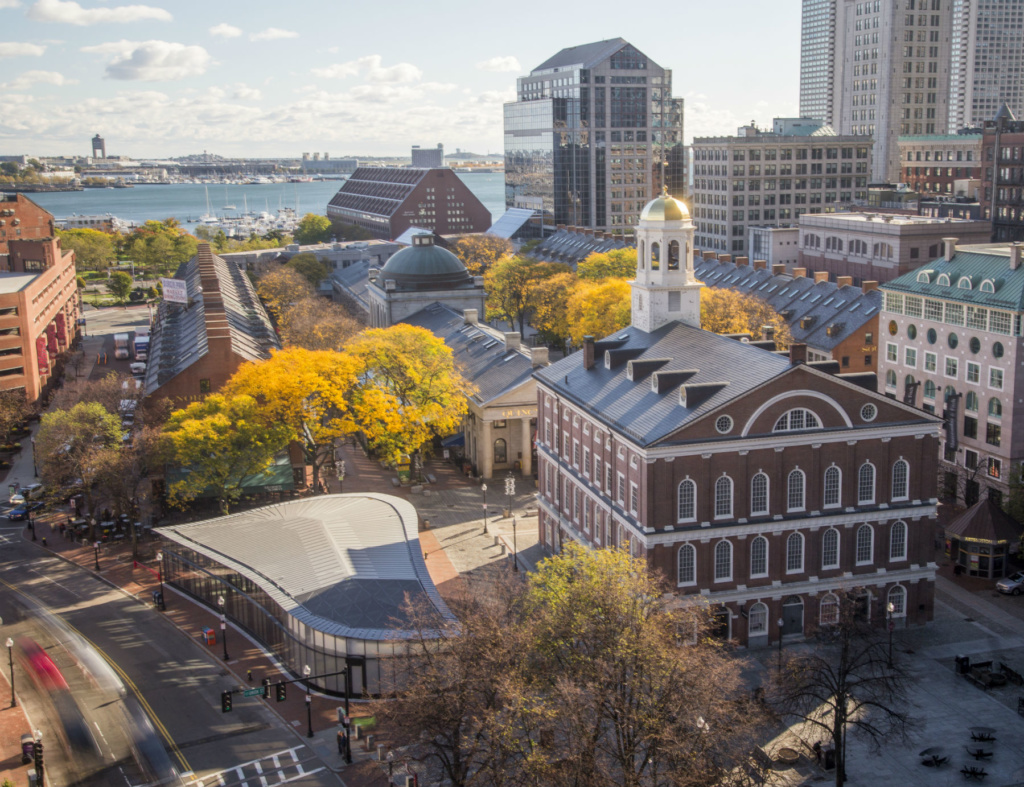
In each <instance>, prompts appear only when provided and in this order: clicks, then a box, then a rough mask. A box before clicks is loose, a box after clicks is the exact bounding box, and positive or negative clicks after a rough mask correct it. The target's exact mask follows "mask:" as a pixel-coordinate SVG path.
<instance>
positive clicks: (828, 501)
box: [825, 465, 843, 508]
mask: <svg viewBox="0 0 1024 787" xmlns="http://www.w3.org/2000/svg"><path fill="white" fill-rule="evenodd" d="M842 480H843V474H842V471H841V470H840V469H839V468H838V467H836V466H835V465H832V467H830V468H828V469H827V470H826V471H825V508H835V507H836V506H838V505H840V503H841V501H840V492H841V489H842Z"/></svg>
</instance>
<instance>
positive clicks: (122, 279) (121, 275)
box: [107, 271, 132, 303]
mask: <svg viewBox="0 0 1024 787" xmlns="http://www.w3.org/2000/svg"><path fill="white" fill-rule="evenodd" d="M107 289H108V290H109V291H110V294H111V295H113V296H114V298H116V299H117V300H118V301H119V302H121V303H124V302H125V301H126V300H128V296H129V295H130V294H131V291H132V277H131V276H130V275H129V274H127V273H125V272H124V271H114V272H113V273H111V274H110V278H109V279H108V280H107Z"/></svg>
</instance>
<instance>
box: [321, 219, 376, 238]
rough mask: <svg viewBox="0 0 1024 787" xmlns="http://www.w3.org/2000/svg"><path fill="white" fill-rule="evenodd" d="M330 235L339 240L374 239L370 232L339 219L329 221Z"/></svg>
mask: <svg viewBox="0 0 1024 787" xmlns="http://www.w3.org/2000/svg"><path fill="white" fill-rule="evenodd" d="M331 235H333V236H334V237H336V238H338V239H339V240H370V239H371V238H373V237H375V236H374V234H373V233H372V232H370V231H369V230H367V229H363V228H362V227H360V226H358V225H357V224H349V223H347V222H344V221H342V220H341V219H332V220H331Z"/></svg>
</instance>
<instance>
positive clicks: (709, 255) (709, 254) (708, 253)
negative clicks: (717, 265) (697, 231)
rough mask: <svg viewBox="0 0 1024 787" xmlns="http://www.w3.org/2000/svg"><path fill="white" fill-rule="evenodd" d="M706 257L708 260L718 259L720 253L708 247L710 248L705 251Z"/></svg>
mask: <svg viewBox="0 0 1024 787" xmlns="http://www.w3.org/2000/svg"><path fill="white" fill-rule="evenodd" d="M704 259H706V260H717V259H718V255H717V254H716V253H715V252H713V251H711V250H710V249H708V250H706V251H705V252H704Z"/></svg>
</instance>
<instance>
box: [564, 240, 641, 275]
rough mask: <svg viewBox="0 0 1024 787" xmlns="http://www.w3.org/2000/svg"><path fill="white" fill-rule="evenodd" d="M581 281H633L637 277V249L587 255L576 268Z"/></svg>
mask: <svg viewBox="0 0 1024 787" xmlns="http://www.w3.org/2000/svg"><path fill="white" fill-rule="evenodd" d="M576 275H577V276H579V277H580V278H581V279H591V280H597V279H632V278H633V277H634V276H635V275H636V247H635V246H629V247H627V248H624V249H612V250H611V251H606V252H594V253H593V254H589V255H587V258H586V259H584V260H583V261H582V262H580V263H579V264H578V265H577V266H576Z"/></svg>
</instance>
